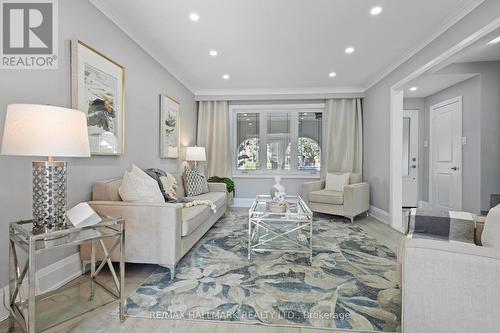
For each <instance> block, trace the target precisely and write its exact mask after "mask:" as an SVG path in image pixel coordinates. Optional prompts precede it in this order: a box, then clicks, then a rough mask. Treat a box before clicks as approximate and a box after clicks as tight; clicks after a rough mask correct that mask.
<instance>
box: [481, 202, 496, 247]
mask: <svg viewBox="0 0 500 333" xmlns="http://www.w3.org/2000/svg"><path fill="white" fill-rule="evenodd" d="M481 244H482V245H483V246H486V247H493V248H496V249H500V205H498V206H496V207H494V208H492V209H490V211H489V212H488V215H487V216H486V222H485V223H484V228H483V234H482V235H481Z"/></svg>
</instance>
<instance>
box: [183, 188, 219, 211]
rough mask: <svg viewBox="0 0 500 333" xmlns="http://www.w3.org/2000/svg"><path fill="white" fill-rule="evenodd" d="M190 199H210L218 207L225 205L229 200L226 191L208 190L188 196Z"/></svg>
mask: <svg viewBox="0 0 500 333" xmlns="http://www.w3.org/2000/svg"><path fill="white" fill-rule="evenodd" d="M186 199H188V200H210V201H212V202H213V203H214V204H215V207H217V209H219V208H221V207H222V206H224V204H225V203H226V200H227V195H226V193H224V192H208V193H203V194H200V195H195V196H192V197H187V198H186Z"/></svg>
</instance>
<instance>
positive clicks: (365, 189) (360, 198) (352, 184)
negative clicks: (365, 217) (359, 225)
mask: <svg viewBox="0 0 500 333" xmlns="http://www.w3.org/2000/svg"><path fill="white" fill-rule="evenodd" d="M301 196H302V199H304V201H305V202H306V203H307V204H308V205H309V208H310V209H311V210H312V211H313V212H318V213H325V214H332V215H339V216H344V217H347V218H349V219H350V220H351V222H354V218H355V217H356V216H357V215H359V214H362V213H365V212H367V211H368V210H369V209H370V185H369V184H368V183H362V182H361V175H360V174H357V173H351V174H350V175H349V185H347V186H345V187H344V191H328V190H325V181H324V180H319V181H314V182H307V183H304V184H302V191H301Z"/></svg>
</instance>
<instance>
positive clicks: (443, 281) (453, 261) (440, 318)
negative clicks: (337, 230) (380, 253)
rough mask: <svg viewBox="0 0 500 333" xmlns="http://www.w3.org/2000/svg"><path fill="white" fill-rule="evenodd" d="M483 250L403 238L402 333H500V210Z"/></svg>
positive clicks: (486, 229) (484, 238)
mask: <svg viewBox="0 0 500 333" xmlns="http://www.w3.org/2000/svg"><path fill="white" fill-rule="evenodd" d="M481 241H482V244H483V246H476V245H473V244H469V243H459V242H446V241H441V240H429V239H408V238H404V239H403V242H402V245H401V249H400V253H399V258H398V260H399V261H400V263H401V264H402V276H401V279H402V291H403V299H402V301H403V304H402V305H403V309H402V332H404V333H427V332H433V333H448V332H454V333H469V332H475V333H482V332H484V333H489V332H497V331H498V328H499V327H500V206H497V207H496V208H494V209H492V210H491V211H490V213H489V214H488V216H487V218H486V223H485V226H484V230H483V234H482V236H481Z"/></svg>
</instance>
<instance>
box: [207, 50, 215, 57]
mask: <svg viewBox="0 0 500 333" xmlns="http://www.w3.org/2000/svg"><path fill="white" fill-rule="evenodd" d="M208 54H210V55H211V56H212V57H216V56H217V51H215V50H210V51H209V52H208Z"/></svg>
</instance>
